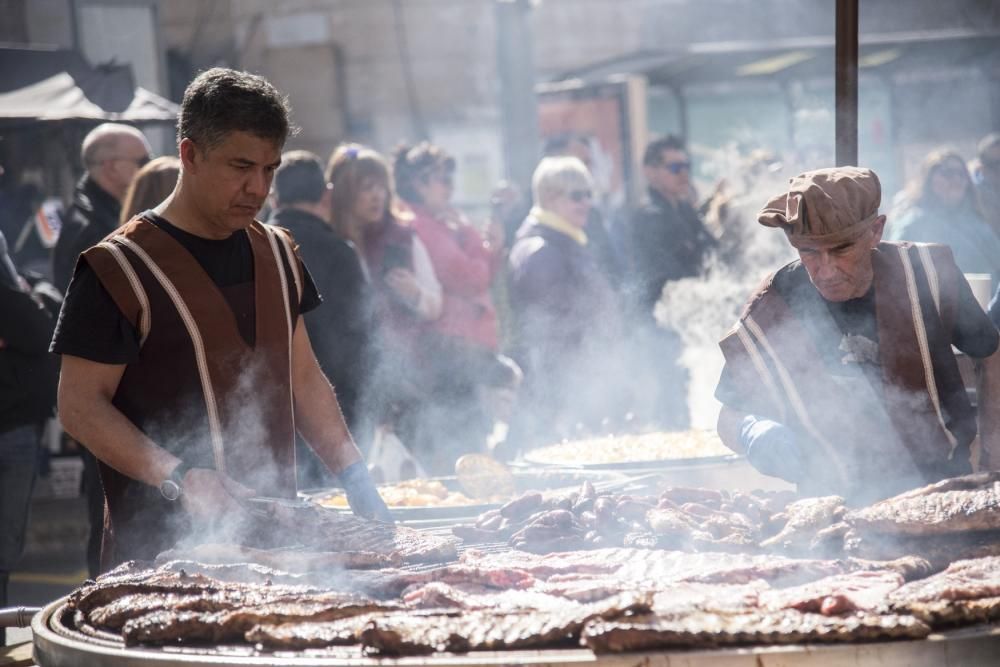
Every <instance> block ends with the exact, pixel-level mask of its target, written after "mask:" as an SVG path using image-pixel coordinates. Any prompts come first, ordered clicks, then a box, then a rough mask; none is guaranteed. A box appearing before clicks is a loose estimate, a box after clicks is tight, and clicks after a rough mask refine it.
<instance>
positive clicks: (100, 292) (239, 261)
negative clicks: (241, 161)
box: [50, 211, 323, 364]
mask: <svg viewBox="0 0 1000 667" xmlns="http://www.w3.org/2000/svg"><path fill="white" fill-rule="evenodd" d="M143 215H144V217H145V218H146V219H147V220H149V221H150V222H152V223H153V224H155V225H156V226H157V227H159V228H160V229H162V230H163V231H165V232H166V233H167V234H169V235H170V236H171V237H172V238H173V239H174V240H175V241H177V242H178V243H180V244H181V245H182V246H183V247H184V249H185V250H187V251H188V252H190V253H191V254H192V255H193V256H194V258H195V259H196V260H197V261H198V264H200V265H201V267H202V268H203V269H204V270H205V272H206V273H207V274H208V276H209V277H210V278H211V279H212V282H214V283H215V284H216V286H218V288H219V290H220V291H221V292H222V295H223V296H224V297H225V299H226V302H227V303H228V304H229V307H230V308H232V309H233V314H234V315H235V316H236V322H237V326H238V327H239V331H240V334H241V335H242V336H243V338H244V340H246V342H247V344H248V345H250V346H253V344H254V341H255V338H256V331H255V326H254V324H255V319H254V317H255V313H254V303H253V300H252V299H251V300H250V302H249V304H248V306H247V307H243V308H240V307H239V306H238V305H237V304H238V303H239V302H238V301H237V300H235V299H233V298H231V295H232V292H233V288H235V287H238V286H241V285H244V284H245V283H252V282H253V279H254V275H253V273H254V271H253V250H252V249H251V246H250V237H249V236H248V235H247V234H246V233H245V232H242V231H239V232H236V233H235V234H233V235H232V236H230V237H229V238H226V239H222V240H213V239H205V238H202V237H200V236H195V235H194V234H191V233H188V232H186V231H184V230H182V229H180V228H178V227H175V226H174V225H172V224H170V223H169V222H168V221H167V220H166V219H165V218H163V217H161V216H158V215H156V214H154V213H152V212H151V211H147V212H146V213H144V214H143ZM281 262H282V264H284V265H285V272H286V274H288V275H292V274H291V267H290V266H288V263H287V260H286V259H285V256H284V255H283V254H282V255H281ZM299 265H300V268H301V273H302V299H301V300H300V302H299V312H300V313H307V312H309V311H311V310H313V309H314V308H316V307H317V306H319V305H320V304H321V303H322V301H323V300H322V297H321V296H320V294H319V292H318V291H317V289H316V285H315V284H313V279H312V276H310V274H309V271H308V269H306V267H305V264H303V263H302V261H301V259H300V260H299ZM139 340H140V336H139V332H138V331H137V330H136V329H135V327H133V326H132V323H131V322H129V321H128V318H126V317H125V316H124V315H123V314H122V312H121V310H119V308H118V305H117V304H116V303H115V301H114V299H113V298H112V297H111V295H110V294H109V293H108V291H107V290H106V289H105V288H104V286H103V285H102V284H101V281H100V280H99V279H98V278H97V275H96V274H95V273H94V271H93V269H91V268H90V265H89V264H88V263H87V262H86V261H80V262H77V266H76V271H75V273H74V274H73V280H72V281H71V282H70V285H69V289H68V290H67V291H66V298H65V299H64V301H63V305H62V311H61V312H60V313H59V321H58V323H57V324H56V330H55V335H54V336H53V337H52V345H51V347H50V350H51V351H52V352H55V353H56V354H69V355H73V356H75V357H83V358H84V359H89V360H91V361H96V362H98V363H103V364H128V363H132V362H134V361H136V360H137V359H138V358H139Z"/></svg>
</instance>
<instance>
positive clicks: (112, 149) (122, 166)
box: [52, 123, 150, 292]
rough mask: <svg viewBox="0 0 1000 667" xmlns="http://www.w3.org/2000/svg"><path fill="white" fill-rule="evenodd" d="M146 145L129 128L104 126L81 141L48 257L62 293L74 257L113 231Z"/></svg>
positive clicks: (146, 159) (146, 155) (145, 154)
mask: <svg viewBox="0 0 1000 667" xmlns="http://www.w3.org/2000/svg"><path fill="white" fill-rule="evenodd" d="M149 154H150V149H149V142H148V141H147V140H146V137H145V135H143V133H142V132H140V131H139V130H137V129H136V128H134V127H132V126H131V125H123V124H121V123H104V124H102V125H98V126H97V127H95V128H94V129H93V130H91V131H90V132H89V133H88V134H87V136H86V137H84V139H83V144H82V146H81V150H80V158H81V161H82V162H83V167H84V169H86V172H85V173H84V175H83V177H82V178H81V179H80V182H79V183H77V186H76V191H75V192H74V193H73V205H72V206H71V207H70V210H69V211H68V212H67V215H66V221H65V223H64V224H63V228H62V230H61V231H60V233H59V239H58V241H56V247H55V250H53V254H52V272H53V276H54V280H55V285H56V287H58V288H59V291H60V292H65V291H66V288H67V287H68V286H69V280H70V278H72V276H73V267H74V266H76V258H77V257H79V256H80V253H81V252H83V251H84V250H86V249H87V248H89V247H90V246H92V245H94V244H95V243H97V242H98V241H100V240H101V239H103V238H104V237H105V236H107V235H108V234H110V233H111V232H113V231H114V230H115V228H116V227H117V226H118V216H119V213H120V212H121V202H122V199H124V197H125V191H126V190H128V186H129V183H131V182H132V177H133V176H135V172H137V171H139V169H140V167H142V165H144V164H146V163H147V162H149Z"/></svg>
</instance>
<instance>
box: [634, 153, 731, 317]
mask: <svg viewBox="0 0 1000 667" xmlns="http://www.w3.org/2000/svg"><path fill="white" fill-rule="evenodd" d="M642 164H643V174H644V175H645V177H646V183H647V184H648V186H649V189H648V193H647V199H646V201H645V202H644V203H643V205H642V206H640V207H639V209H638V210H637V211H636V212H635V214H634V215H633V216H632V221H631V225H630V229H629V230H628V236H629V237H630V239H631V242H630V243H628V245H627V247H628V253H629V255H630V260H631V264H632V268H633V271H632V274H633V281H632V282H633V288H634V290H635V300H636V305H637V307H638V308H639V310H640V313H641V315H645V316H648V317H649V318H652V316H653V307H654V306H655V305H656V302H657V301H659V299H660V293H661V291H662V290H663V285H664V284H666V283H667V282H668V281H671V280H679V279H681V278H687V277H690V276H697V275H698V274H699V273H700V272H701V269H702V264H703V262H704V259H705V255H706V253H707V252H708V251H709V250H710V249H711V248H713V247H714V246H715V238H714V237H713V236H712V235H711V234H710V233H709V231H708V229H706V228H705V225H704V224H703V222H702V220H701V216H700V215H699V214H698V212H697V210H695V208H694V206H693V205H692V201H691V200H692V197H693V190H692V186H691V160H690V158H689V157H688V153H687V150H686V148H685V147H684V142H683V141H681V139H680V138H678V137H675V136H666V137H663V138H661V139H657V140H656V141H653V142H652V143H650V144H649V146H647V147H646V152H645V154H644V156H643V160H642Z"/></svg>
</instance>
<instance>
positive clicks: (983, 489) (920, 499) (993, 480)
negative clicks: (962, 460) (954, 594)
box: [847, 472, 1000, 536]
mask: <svg viewBox="0 0 1000 667" xmlns="http://www.w3.org/2000/svg"><path fill="white" fill-rule="evenodd" d="M847 520H848V521H849V522H850V523H851V524H853V526H854V528H855V529H856V530H858V531H860V532H863V533H873V534H882V535H886V534H895V535H912V536H928V535H940V534H946V533H961V532H966V531H977V530H1000V472H994V473H980V474H976V475H966V476H964V477H956V478H954V479H947V480H942V481H941V482H938V483H937V484H931V485H930V486H926V487H923V488H921V489H916V490H914V491H909V492H907V493H904V494H901V495H899V496H895V497H893V498H888V499H886V500H883V501H881V502H877V503H875V504H874V505H871V506H869V507H865V508H862V509H860V510H857V511H854V512H851V513H850V514H849V515H848V517H847Z"/></svg>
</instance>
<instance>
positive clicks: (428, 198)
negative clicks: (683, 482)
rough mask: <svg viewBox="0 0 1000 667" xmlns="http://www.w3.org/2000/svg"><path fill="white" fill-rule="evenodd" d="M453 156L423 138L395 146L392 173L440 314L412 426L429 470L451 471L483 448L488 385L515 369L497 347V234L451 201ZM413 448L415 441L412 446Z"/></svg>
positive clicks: (512, 379)
mask: <svg viewBox="0 0 1000 667" xmlns="http://www.w3.org/2000/svg"><path fill="white" fill-rule="evenodd" d="M454 174H455V160H454V158H452V157H451V156H450V155H448V154H447V153H446V152H445V151H444V150H442V149H441V148H440V147H438V146H435V145H433V144H430V143H428V142H423V143H420V144H418V145H416V146H412V147H409V146H401V147H400V148H399V149H398V150H397V152H396V155H395V161H394V175H395V180H396V188H397V192H398V194H399V196H400V198H401V199H402V200H403V201H404V202H405V203H406V205H407V206H408V208H409V209H410V211H411V212H412V215H413V218H412V221H411V225H412V227H413V230H414V232H415V233H416V235H417V237H418V238H419V239H420V240H421V241H423V243H424V245H425V246H426V247H427V251H428V253H429V254H430V258H431V263H432V264H433V265H434V272H435V274H436V275H437V277H438V279H439V280H440V281H441V287H442V292H443V299H442V309H441V317H439V318H438V319H437V320H435V321H434V322H433V323H432V325H431V326H432V329H433V332H434V334H435V335H434V336H431V337H428V338H427V339H426V345H425V346H424V352H425V355H426V357H427V358H428V360H430V361H431V364H430V365H431V367H432V368H433V369H434V373H435V377H434V378H433V379H432V380H431V381H430V386H429V390H430V392H431V394H432V395H433V396H434V400H432V401H430V402H429V403H428V404H427V405H426V406H425V407H426V410H425V411H424V413H423V414H422V415H421V418H420V423H419V424H417V425H415V431H416V432H417V433H416V435H415V439H416V440H417V441H418V442H420V441H422V442H423V443H424V444H423V447H424V449H425V452H424V456H425V458H426V460H427V461H428V464H429V466H430V468H431V469H432V470H435V471H437V472H447V473H450V472H452V471H453V469H454V468H453V466H454V462H455V458H457V456H459V455H461V454H463V453H465V452H469V451H478V450H481V449H482V448H483V447H484V446H485V441H486V436H487V435H488V434H489V433H490V432H491V431H492V428H493V420H494V413H493V409H492V408H491V407H490V404H491V403H492V399H491V398H489V396H488V395H489V394H490V391H489V390H488V389H487V388H492V389H504V390H506V389H510V388H512V387H514V386H516V384H517V383H518V382H519V379H520V370H519V369H517V367H516V365H515V364H514V363H513V362H512V361H510V360H509V359H506V358H505V357H502V356H501V355H499V354H498V353H497V351H498V343H499V341H498V338H499V334H498V326H497V314H496V308H495V307H494V304H493V298H492V295H491V293H490V287H491V285H492V283H493V278H494V276H495V275H496V272H497V269H498V268H499V266H500V263H501V261H502V259H503V242H502V234H493V233H491V239H490V240H489V241H487V240H484V239H483V237H482V236H481V235H480V234H479V232H478V231H477V230H476V228H475V227H473V226H472V225H471V224H469V222H468V221H467V220H466V219H465V218H464V216H462V215H461V213H459V212H458V211H457V210H456V209H455V208H454V207H453V206H452V204H451V197H452V194H453V192H454ZM418 446H419V445H418Z"/></svg>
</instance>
